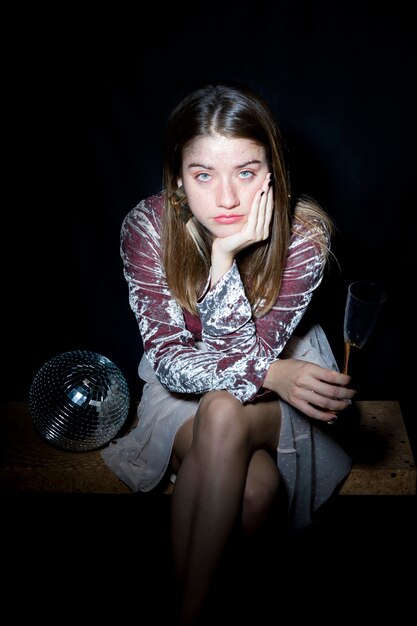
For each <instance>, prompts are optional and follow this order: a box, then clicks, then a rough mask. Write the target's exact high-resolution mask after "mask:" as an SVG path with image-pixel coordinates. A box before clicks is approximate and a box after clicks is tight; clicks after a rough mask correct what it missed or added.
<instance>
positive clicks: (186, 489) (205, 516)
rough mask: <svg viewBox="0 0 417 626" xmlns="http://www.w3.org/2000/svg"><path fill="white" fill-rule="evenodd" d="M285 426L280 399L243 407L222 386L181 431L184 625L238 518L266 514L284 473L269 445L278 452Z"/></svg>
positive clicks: (176, 527) (176, 497)
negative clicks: (277, 466) (279, 474)
mask: <svg viewBox="0 0 417 626" xmlns="http://www.w3.org/2000/svg"><path fill="white" fill-rule="evenodd" d="M191 428H192V436H191ZM279 428H280V410H279V404H278V401H277V400H273V401H270V402H259V403H257V404H248V405H242V404H241V403H240V402H238V401H237V400H236V399H235V398H234V397H233V396H231V395H230V394H229V393H227V392H223V391H219V392H210V393H208V394H206V395H205V396H204V397H203V398H202V400H201V402H200V405H199V409H198V411H197V414H196V416H195V418H194V420H193V422H189V423H186V424H185V425H184V426H183V427H182V429H180V431H179V433H178V435H177V437H176V440H175V443H174V458H176V459H177V460H178V461H180V462H181V465H180V467H179V469H178V472H177V480H176V483H175V489H174V493H173V496H172V540H173V555H174V563H175V566H176V573H177V577H178V580H179V583H180V588H181V590H182V593H183V599H182V609H181V611H182V613H181V616H180V623H181V624H191V623H192V621H193V618H194V617H195V616H196V615H197V614H198V612H199V611H200V609H201V607H202V605H203V602H204V600H205V598H206V596H207V593H208V591H209V589H210V585H211V582H212V579H213V575H214V573H215V571H216V568H217V566H218V564H219V562H220V559H221V557H222V555H223V552H224V550H225V547H226V545H227V543H228V540H229V538H230V536H231V534H232V532H233V530H234V529H235V528H236V526H237V524H238V522H239V521H240V520H241V519H242V521H243V522H244V524H245V526H246V527H247V530H251V529H253V528H254V527H256V525H257V524H259V522H260V521H263V519H264V518H265V517H266V515H267V512H268V508H269V507H270V505H271V504H272V502H273V500H274V498H275V496H276V492H277V490H278V485H279V477H278V470H277V469H276V465H274V464H273V462H272V459H271V457H270V455H269V454H268V453H267V452H266V451H265V449H267V450H276V447H277V444H278V437H279ZM191 439H192V444H191V445H190V443H191ZM258 487H259V489H258Z"/></svg>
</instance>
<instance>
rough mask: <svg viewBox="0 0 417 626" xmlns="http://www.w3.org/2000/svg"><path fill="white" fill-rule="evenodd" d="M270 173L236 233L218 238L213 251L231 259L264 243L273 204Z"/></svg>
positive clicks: (267, 235)
mask: <svg viewBox="0 0 417 626" xmlns="http://www.w3.org/2000/svg"><path fill="white" fill-rule="evenodd" d="M270 177H271V175H270V173H269V172H268V174H267V175H266V177H265V180H264V182H263V184H262V187H261V188H260V189H259V190H258V191H257V192H256V194H255V196H254V198H253V201H252V206H251V209H250V212H249V214H248V218H247V220H246V222H245V224H244V226H243V227H242V230H240V231H239V232H238V233H234V234H233V235H230V236H229V237H218V238H217V239H215V240H214V242H213V250H214V251H217V252H219V253H220V254H225V255H231V256H232V257H233V258H234V257H235V256H236V254H237V253H238V252H240V251H241V250H244V249H245V248H247V247H249V246H251V245H253V244H255V243H258V242H259V241H264V240H265V239H267V238H268V237H269V229H270V224H271V217H272V209H273V204H274V196H273V189H272V187H271V186H269V181H270Z"/></svg>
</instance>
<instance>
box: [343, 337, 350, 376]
mask: <svg viewBox="0 0 417 626" xmlns="http://www.w3.org/2000/svg"><path fill="white" fill-rule="evenodd" d="M349 355H350V342H349V341H345V356H344V360H343V370H342V373H343V374H347V373H348V363H349Z"/></svg>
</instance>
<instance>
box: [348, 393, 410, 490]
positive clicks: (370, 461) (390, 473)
mask: <svg viewBox="0 0 417 626" xmlns="http://www.w3.org/2000/svg"><path fill="white" fill-rule="evenodd" d="M355 406H356V408H357V410H358V413H359V426H360V429H359V436H358V443H357V445H356V453H355V456H356V460H355V464H354V466H353V468H352V471H351V472H350V475H349V476H348V478H347V480H346V481H345V483H344V484H343V486H342V488H341V490H340V494H341V495H376V496H378V495H393V496H395V495H415V494H416V484H417V472H416V465H415V460H414V457H413V453H412V450H411V446H410V442H409V440H408V436H407V431H406V427H405V424H404V420H403V416H402V414H401V409H400V405H399V403H398V402H397V401H395V400H392V401H391V400H369V401H367V400H362V401H358V402H355Z"/></svg>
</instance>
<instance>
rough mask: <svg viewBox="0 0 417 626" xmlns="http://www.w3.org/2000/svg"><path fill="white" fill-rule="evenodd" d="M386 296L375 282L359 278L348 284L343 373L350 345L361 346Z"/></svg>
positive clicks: (373, 325) (367, 337)
mask: <svg viewBox="0 0 417 626" xmlns="http://www.w3.org/2000/svg"><path fill="white" fill-rule="evenodd" d="M386 298H387V294H386V292H385V291H384V289H383V288H382V287H381V286H379V285H377V284H376V283H373V282H370V281H367V280H359V281H356V282H353V283H351V284H350V285H349V287H348V292H347V297H346V306H345V317H344V323H343V334H344V340H345V351H344V361H343V370H342V371H343V374H347V373H348V364H349V356H350V349H351V347H353V348H362V347H363V345H364V344H365V343H366V342H367V341H368V339H369V337H370V335H371V333H372V331H373V329H374V327H375V324H376V322H377V319H378V316H379V313H380V311H381V307H382V305H383V303H384V302H385V300H386Z"/></svg>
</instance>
